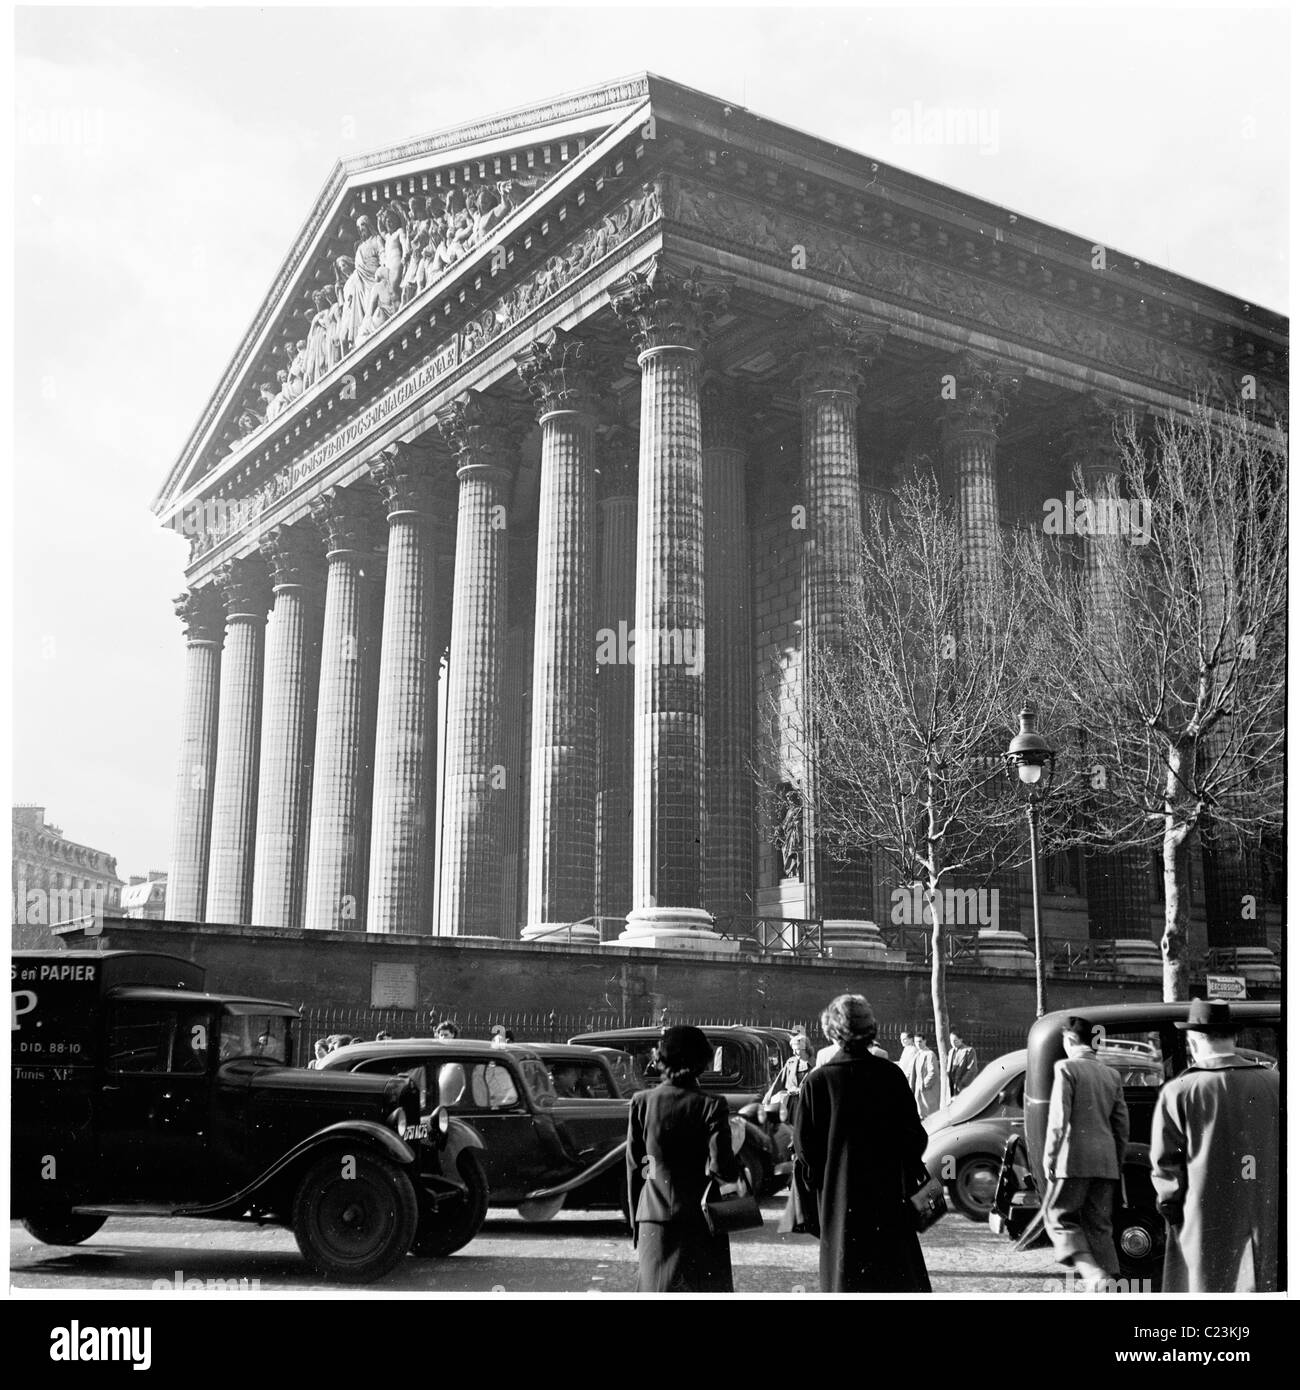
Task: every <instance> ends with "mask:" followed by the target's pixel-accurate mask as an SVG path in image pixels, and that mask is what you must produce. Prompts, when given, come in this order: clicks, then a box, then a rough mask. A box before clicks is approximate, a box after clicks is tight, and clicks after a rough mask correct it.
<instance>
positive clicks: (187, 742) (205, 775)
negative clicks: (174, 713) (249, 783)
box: [165, 585, 225, 922]
mask: <svg viewBox="0 0 1300 1390" xmlns="http://www.w3.org/2000/svg"><path fill="white" fill-rule="evenodd" d="M176 616H177V617H178V618H180V620H181V621H182V622H183V623H184V624H185V695H184V704H183V706H182V709H181V746H180V754H179V757H178V759H177V764H176V797H175V810H174V812H173V814H172V843H171V858H170V860H169V864H168V869H167V905H166V909H165V915H166V917H167V920H168V921H172V922H201V921H202V920H203V912H204V907H205V904H206V897H207V879H208V854H209V852H210V847H211V840H210V836H211V831H212V785H213V774H214V772H215V770H216V760H217V711H218V702H219V699H220V693H221V646H222V642H223V641H224V639H225V613H224V610H223V608H222V604H221V600H220V596H219V595H218V593H217V591H216V589H215V588H214V587H213V586H210V585H209V586H205V587H202V588H197V589H190V590H188V591H187V592H185V593H183V594H181V595H180V597H179V598H177V600H176Z"/></svg>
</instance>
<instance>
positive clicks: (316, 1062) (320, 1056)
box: [307, 1038, 330, 1071]
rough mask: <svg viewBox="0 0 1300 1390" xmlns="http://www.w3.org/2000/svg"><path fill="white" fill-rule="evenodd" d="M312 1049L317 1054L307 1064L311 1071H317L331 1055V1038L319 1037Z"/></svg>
mask: <svg viewBox="0 0 1300 1390" xmlns="http://www.w3.org/2000/svg"><path fill="white" fill-rule="evenodd" d="M312 1051H313V1052H315V1054H316V1055H315V1056H314V1057H313V1058H312V1060H311V1061H310V1062H308V1063H307V1066H308V1068H309V1069H310V1070H311V1071H315V1070H316V1068H317V1067H319V1066H320V1064H321V1063H322V1062H323V1061H324V1060H325V1059H326V1057H328V1056H329V1055H330V1040H329V1039H328V1038H317V1039H316V1041H315V1043H314V1044H313V1045H312Z"/></svg>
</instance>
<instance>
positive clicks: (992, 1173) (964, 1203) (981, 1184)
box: [948, 1154, 1002, 1225]
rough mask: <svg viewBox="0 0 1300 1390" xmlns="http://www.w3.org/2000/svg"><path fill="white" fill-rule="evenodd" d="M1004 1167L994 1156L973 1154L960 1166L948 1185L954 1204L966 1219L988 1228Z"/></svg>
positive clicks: (963, 1160)
mask: <svg viewBox="0 0 1300 1390" xmlns="http://www.w3.org/2000/svg"><path fill="white" fill-rule="evenodd" d="M1001 1170H1002V1164H1001V1162H1000V1161H999V1160H998V1158H997V1156H996V1155H995V1154H972V1155H971V1156H970V1157H969V1158H964V1159H962V1161H961V1162H960V1163H959V1164H958V1165H957V1172H956V1174H955V1175H954V1176H953V1179H952V1181H951V1182H950V1183H949V1184H948V1195H949V1196H950V1197H951V1198H952V1204H953V1206H955V1207H956V1208H957V1210H958V1211H959V1212H961V1213H962V1215H963V1216H968V1217H969V1218H970V1219H971V1220H972V1221H978V1222H980V1223H981V1224H984V1225H987V1224H988V1219H989V1212H991V1211H992V1210H993V1196H994V1193H995V1192H996V1191H997V1186H998V1177H999V1174H1000V1173H1001Z"/></svg>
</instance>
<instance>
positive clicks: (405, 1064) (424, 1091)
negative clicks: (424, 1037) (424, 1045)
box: [352, 1056, 440, 1115]
mask: <svg viewBox="0 0 1300 1390" xmlns="http://www.w3.org/2000/svg"><path fill="white" fill-rule="evenodd" d="M352 1070H353V1071H362V1072H366V1073H369V1074H372V1075H373V1074H378V1075H380V1076H409V1077H410V1078H411V1080H412V1081H414V1082H415V1084H416V1085H417V1086H418V1087H419V1089H420V1114H421V1115H424V1114H427V1113H428V1112H429V1111H430V1110H432V1109H433V1108H434V1106H435V1105H437V1104H439V1103H440V1102H439V1101H437V1100H436V1099H434V1097H433V1088H432V1086H431V1085H430V1079H429V1068H428V1067H427V1066H426V1065H425V1064H424V1061H423V1059H421V1058H418V1057H398V1056H384V1057H367V1058H366V1060H365V1061H364V1062H358V1063H357V1065H356V1066H355V1067H353V1069H352Z"/></svg>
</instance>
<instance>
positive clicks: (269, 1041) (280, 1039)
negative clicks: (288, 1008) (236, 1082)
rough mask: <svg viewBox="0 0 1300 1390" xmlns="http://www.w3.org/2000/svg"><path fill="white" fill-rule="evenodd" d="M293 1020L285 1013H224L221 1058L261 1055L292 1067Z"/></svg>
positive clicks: (224, 1059)
mask: <svg viewBox="0 0 1300 1390" xmlns="http://www.w3.org/2000/svg"><path fill="white" fill-rule="evenodd" d="M293 1022H294V1021H293V1019H291V1018H287V1017H285V1016H284V1015H283V1014H245V1013H237V1014H236V1013H226V1014H223V1015H222V1018H221V1053H220V1057H221V1060H222V1061H223V1062H230V1061H233V1060H234V1059H235V1058H236V1057H261V1058H265V1059H266V1060H267V1061H268V1062H279V1063H281V1064H282V1065H285V1066H292V1065H293Z"/></svg>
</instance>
